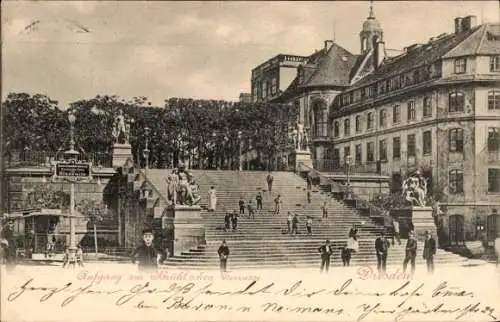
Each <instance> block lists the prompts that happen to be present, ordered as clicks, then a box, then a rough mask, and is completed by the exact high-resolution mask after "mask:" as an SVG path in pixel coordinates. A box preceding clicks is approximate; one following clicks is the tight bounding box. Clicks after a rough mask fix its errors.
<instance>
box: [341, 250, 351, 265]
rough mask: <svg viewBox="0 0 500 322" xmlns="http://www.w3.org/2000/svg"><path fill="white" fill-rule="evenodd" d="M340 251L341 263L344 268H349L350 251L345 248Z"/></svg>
mask: <svg viewBox="0 0 500 322" xmlns="http://www.w3.org/2000/svg"><path fill="white" fill-rule="evenodd" d="M341 250H342V253H341V257H342V263H343V264H344V266H349V265H350V263H351V250H350V249H348V248H347V247H342V248H341Z"/></svg>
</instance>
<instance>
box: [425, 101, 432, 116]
mask: <svg viewBox="0 0 500 322" xmlns="http://www.w3.org/2000/svg"><path fill="white" fill-rule="evenodd" d="M430 116H432V105H431V98H430V97H425V98H424V117H430Z"/></svg>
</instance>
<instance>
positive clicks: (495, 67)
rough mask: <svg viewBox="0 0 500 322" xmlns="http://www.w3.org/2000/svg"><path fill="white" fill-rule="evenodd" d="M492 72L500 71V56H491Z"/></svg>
mask: <svg viewBox="0 0 500 322" xmlns="http://www.w3.org/2000/svg"><path fill="white" fill-rule="evenodd" d="M490 72H500V56H490Z"/></svg>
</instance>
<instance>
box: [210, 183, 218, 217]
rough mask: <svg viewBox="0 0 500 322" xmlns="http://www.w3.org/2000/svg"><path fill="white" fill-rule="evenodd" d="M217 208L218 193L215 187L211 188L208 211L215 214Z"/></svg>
mask: <svg viewBox="0 0 500 322" xmlns="http://www.w3.org/2000/svg"><path fill="white" fill-rule="evenodd" d="M216 208H217V191H216V190H215V187H213V186H212V187H210V190H208V211H210V212H214V211H215V210H216Z"/></svg>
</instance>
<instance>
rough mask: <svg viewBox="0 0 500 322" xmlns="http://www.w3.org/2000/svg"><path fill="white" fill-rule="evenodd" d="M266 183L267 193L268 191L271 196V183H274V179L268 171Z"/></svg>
mask: <svg viewBox="0 0 500 322" xmlns="http://www.w3.org/2000/svg"><path fill="white" fill-rule="evenodd" d="M266 181H267V191H269V194H271V192H272V191H273V181H274V177H273V174H272V173H271V171H269V173H268V175H267V178H266Z"/></svg>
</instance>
